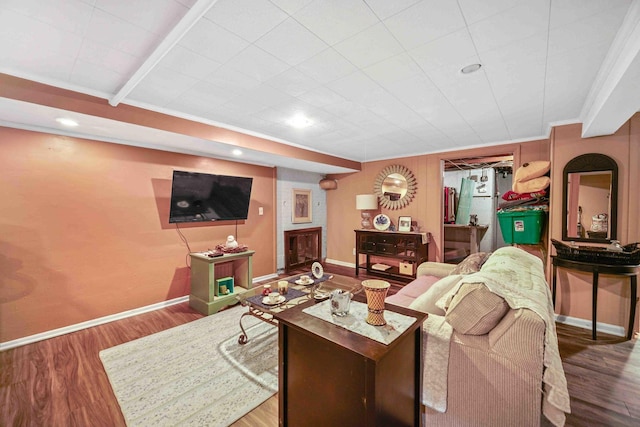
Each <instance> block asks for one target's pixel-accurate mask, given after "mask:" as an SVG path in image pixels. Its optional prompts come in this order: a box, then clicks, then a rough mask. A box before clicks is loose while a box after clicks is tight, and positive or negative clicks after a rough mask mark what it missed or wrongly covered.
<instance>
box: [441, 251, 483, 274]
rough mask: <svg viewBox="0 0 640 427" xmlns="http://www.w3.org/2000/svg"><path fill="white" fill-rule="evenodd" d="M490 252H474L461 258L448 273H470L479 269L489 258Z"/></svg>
mask: <svg viewBox="0 0 640 427" xmlns="http://www.w3.org/2000/svg"><path fill="white" fill-rule="evenodd" d="M490 255H491V252H476V253H475V254H471V255H469V256H468V257H466V258H465V259H463V260H462V261H461V262H460V264H458V265H457V266H456V267H455V268H454V269H453V270H451V273H449V274H450V275H456V274H471V273H475V272H477V271H480V267H482V264H484V262H485V261H486V260H487V258H489V256H490Z"/></svg>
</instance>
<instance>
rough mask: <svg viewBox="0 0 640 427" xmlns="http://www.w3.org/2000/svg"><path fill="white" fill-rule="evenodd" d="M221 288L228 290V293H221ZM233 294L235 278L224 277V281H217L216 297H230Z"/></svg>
mask: <svg viewBox="0 0 640 427" xmlns="http://www.w3.org/2000/svg"><path fill="white" fill-rule="evenodd" d="M220 287H223V288H222V289H223V290H224V289H225V288H226V290H227V291H226V292H224V291H221V290H220ZM232 293H233V277H223V278H222V279H216V289H215V295H216V296H224V295H230V294H232Z"/></svg>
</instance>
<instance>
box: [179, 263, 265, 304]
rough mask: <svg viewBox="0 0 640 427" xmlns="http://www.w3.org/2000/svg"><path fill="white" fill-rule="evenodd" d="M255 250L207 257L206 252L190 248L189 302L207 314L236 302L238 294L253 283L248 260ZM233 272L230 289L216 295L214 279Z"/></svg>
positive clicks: (251, 270)
mask: <svg viewBox="0 0 640 427" xmlns="http://www.w3.org/2000/svg"><path fill="white" fill-rule="evenodd" d="M254 253H255V251H244V252H239V253H234V254H224V255H222V256H219V257H213V258H211V257H208V256H207V255H206V252H192V253H190V254H189V256H190V257H191V294H190V295H189V306H190V307H191V308H193V309H195V310H197V311H199V312H200V313H202V314H206V315H210V314H213V313H215V312H217V311H218V310H220V309H221V308H222V307H226V306H228V305H233V304H236V303H237V302H238V299H237V298H236V297H237V296H238V295H239V294H241V293H243V292H246V291H247V290H248V289H251V288H252V287H253V284H252V283H253V267H252V264H251V261H252V257H253V254H254ZM226 276H233V279H234V286H233V292H231V293H229V294H227V295H218V289H217V286H216V279H221V278H223V277H226Z"/></svg>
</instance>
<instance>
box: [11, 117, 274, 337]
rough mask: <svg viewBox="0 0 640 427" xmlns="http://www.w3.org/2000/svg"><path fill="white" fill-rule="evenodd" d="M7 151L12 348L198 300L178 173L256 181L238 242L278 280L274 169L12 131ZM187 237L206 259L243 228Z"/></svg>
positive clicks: (190, 229)
mask: <svg viewBox="0 0 640 427" xmlns="http://www.w3.org/2000/svg"><path fill="white" fill-rule="evenodd" d="M0 141H2V143H0V171H1V172H0V188H1V189H2V197H1V199H0V204H1V205H2V207H1V212H2V213H1V214H0V218H1V219H0V272H1V273H0V342H7V341H10V340H14V339H18V338H22V337H26V336H29V335H33V334H37V333H41V332H44V331H49V330H52V329H56V328H60V327H64V326H68V325H73V324H77V323H80V322H84V321H88V320H92V319H96V318H99V317H102V316H107V315H111V314H115V313H120V312H123V311H126V310H130V309H135V308H139V307H143V306H146V305H150V304H154V303H158V302H162V301H166V300H169V299H173V298H177V297H180V296H183V295H188V293H189V269H188V268H187V266H186V260H187V258H188V257H187V253H188V249H187V248H186V246H185V245H184V244H183V242H182V241H181V239H180V237H179V235H178V233H177V231H176V228H175V225H174V224H169V223H168V211H169V197H170V193H171V177H172V171H173V169H181V170H189V171H197V172H205V173H216V174H218V173H219V174H226V175H240V176H251V177H253V178H254V181H253V189H252V198H251V204H250V213H249V218H248V219H247V220H246V221H245V222H244V223H242V222H240V223H239V224H238V237H237V239H238V241H239V242H240V243H243V244H246V245H248V246H249V247H250V248H251V249H253V250H255V251H256V254H255V256H254V262H253V274H254V277H257V276H263V275H267V274H272V273H274V272H275V271H276V257H275V241H276V238H275V229H276V226H275V225H276V224H275V218H276V213H275V200H276V196H275V191H276V190H275V188H276V176H275V169H273V168H267V167H262V166H253V165H247V164H242V163H234V162H228V161H223V160H217V159H211V158H205V157H197V156H189V155H184V154H176V153H168V152H163V151H156V150H149V149H144V148H137V147H129V146H124V145H117V144H110V143H105V142H97V141H91V140H85V139H78V138H71V137H64V136H56V135H50V134H44V133H37V132H29V131H23V130H16V129H9V128H0ZM258 207H263V208H264V215H262V216H259V215H258ZM181 230H182V232H183V233H184V235H185V237H186V238H187V239H188V242H189V244H190V247H191V250H193V251H200V250H206V249H207V248H212V247H214V246H215V245H216V244H219V243H222V242H224V240H225V239H226V236H227V235H229V234H235V222H221V223H218V224H215V225H211V224H207V225H183V226H181Z"/></svg>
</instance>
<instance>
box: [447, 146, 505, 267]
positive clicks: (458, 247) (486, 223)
mask: <svg viewBox="0 0 640 427" xmlns="http://www.w3.org/2000/svg"><path fill="white" fill-rule="evenodd" d="M443 171H444V174H443V180H442V182H443V196H444V202H443V206H444V209H445V210H444V213H443V228H444V231H443V233H442V235H443V236H444V239H443V240H444V241H443V246H442V247H443V248H444V254H443V259H444V261H445V262H451V263H457V262H459V261H461V260H462V259H464V258H465V257H467V256H468V255H470V254H471V253H474V252H493V251H495V250H496V249H498V248H500V247H503V246H507V244H506V243H505V242H504V239H503V238H502V233H501V231H500V226H499V224H498V219H497V215H496V212H497V210H498V207H499V203H500V200H501V196H502V195H503V194H505V193H506V192H507V191H509V190H511V186H512V181H513V179H512V177H513V154H512V153H505V154H500V155H495V156H478V157H473V158H470V157H468V158H454V159H445V160H443Z"/></svg>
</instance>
